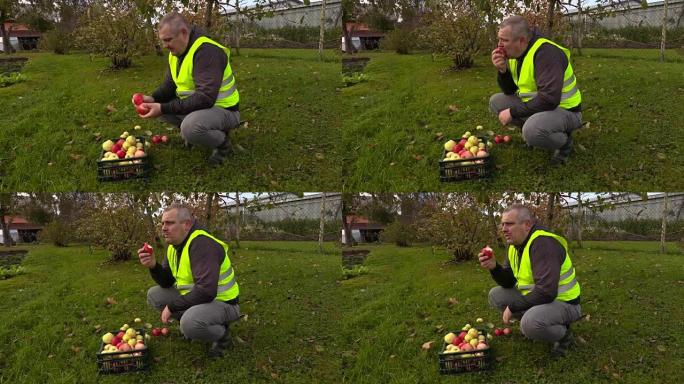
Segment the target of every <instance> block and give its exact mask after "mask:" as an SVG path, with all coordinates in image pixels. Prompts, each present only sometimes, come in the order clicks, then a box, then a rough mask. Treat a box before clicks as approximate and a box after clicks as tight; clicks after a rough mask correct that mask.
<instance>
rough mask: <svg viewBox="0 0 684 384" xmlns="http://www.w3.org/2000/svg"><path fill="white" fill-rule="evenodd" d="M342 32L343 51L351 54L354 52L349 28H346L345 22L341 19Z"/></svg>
mask: <svg viewBox="0 0 684 384" xmlns="http://www.w3.org/2000/svg"><path fill="white" fill-rule="evenodd" d="M342 34H343V35H344V53H346V54H348V55H351V54H353V53H354V46H353V45H352V41H351V30H350V29H349V28H347V24H346V23H345V22H344V21H342Z"/></svg>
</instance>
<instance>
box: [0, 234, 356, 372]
mask: <svg viewBox="0 0 684 384" xmlns="http://www.w3.org/2000/svg"><path fill="white" fill-rule="evenodd" d="M266 249H274V250H266ZM313 250H317V244H316V243H304V242H288V243H277V242H268V243H266V242H259V243H253V242H243V243H242V249H238V250H237V255H235V256H233V257H232V261H233V263H234V265H235V268H236V271H237V273H238V275H237V276H238V281H239V283H240V289H241V295H240V307H241V311H242V313H243V314H244V315H246V316H245V318H243V319H242V320H241V321H239V322H238V323H235V324H233V326H232V327H231V332H232V334H233V339H234V341H235V343H236V345H235V347H234V348H233V349H232V350H231V351H230V353H229V354H228V356H227V357H226V358H225V359H222V360H219V361H209V360H208V359H207V355H206V349H207V346H206V345H204V344H201V343H190V342H186V341H183V340H182V338H181V337H180V332H179V330H178V323H177V322H175V323H174V324H172V325H171V328H170V329H171V332H172V336H173V337H170V338H168V339H153V340H152V341H150V343H149V344H148V345H150V348H151V349H150V350H151V353H152V355H153V356H154V357H155V358H158V361H155V362H154V363H153V367H152V369H151V371H150V373H144V374H143V373H139V374H127V375H123V376H122V375H108V376H98V374H97V368H96V367H97V364H96V358H95V353H96V352H97V349H98V348H99V344H100V341H99V340H100V336H101V335H102V334H103V332H95V326H97V325H99V326H101V327H102V329H103V330H112V329H118V328H119V327H120V326H121V325H122V324H124V323H129V324H132V321H133V319H134V318H135V317H140V318H142V319H143V321H144V322H148V321H149V322H151V323H153V324H155V326H160V325H161V322H160V320H159V314H158V313H156V312H155V311H154V310H152V309H150V308H148V306H147V304H146V296H145V293H146V291H147V289H148V288H149V287H150V286H152V285H153V284H154V282H153V280H152V279H151V278H150V276H149V273H148V272H147V270H146V269H145V268H144V267H142V266H141V265H140V263H139V262H137V261H135V260H131V261H129V262H125V263H118V264H111V263H105V262H104V261H105V260H106V258H107V255H106V252H104V251H102V250H94V251H93V252H92V253H90V252H89V250H88V247H84V246H74V247H68V248H55V247H52V246H36V247H32V248H31V252H30V253H29V254H28V256H27V258H26V259H25V260H24V262H23V266H24V267H25V268H26V270H27V273H26V274H24V275H20V276H17V277H13V278H11V279H9V280H3V281H0V291H2V292H3V300H1V301H0V324H2V325H3V326H2V327H0V383H76V382H78V383H96V382H97V383H119V382H149V383H162V382H164V383H190V382H202V383H214V382H226V380H228V381H229V382H244V383H247V382H250V383H251V382H281V383H312V382H313V383H315V382H320V383H330V382H335V381H337V379H338V378H339V373H340V366H339V364H340V360H339V358H338V357H337V356H338V353H337V350H339V349H340V347H341V340H340V338H339V337H338V335H339V332H338V329H337V327H336V324H338V323H339V321H340V319H341V315H342V311H341V308H342V307H343V305H344V304H345V303H344V302H342V298H341V297H340V295H339V294H338V290H339V288H338V285H337V282H336V281H337V279H339V277H340V270H339V258H338V257H336V256H334V255H339V253H340V251H339V248H337V247H336V246H334V245H333V244H332V243H326V244H325V253H324V254H323V255H320V254H318V253H316V251H313ZM108 297H112V298H114V300H116V302H117V303H116V304H114V305H108V304H107V303H106V300H107V298H108ZM236 336H237V337H239V338H240V339H242V340H243V341H244V343H239V342H237V341H236V338H235V337H236ZM226 375H228V376H226Z"/></svg>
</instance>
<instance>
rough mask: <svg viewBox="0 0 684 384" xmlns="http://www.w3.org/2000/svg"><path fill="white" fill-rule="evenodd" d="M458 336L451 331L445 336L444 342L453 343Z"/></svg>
mask: <svg viewBox="0 0 684 384" xmlns="http://www.w3.org/2000/svg"><path fill="white" fill-rule="evenodd" d="M455 338H456V335H455V334H454V333H453V332H449V333H447V334H446V336H444V342H445V343H447V344H451V342H452V341H454V339H455Z"/></svg>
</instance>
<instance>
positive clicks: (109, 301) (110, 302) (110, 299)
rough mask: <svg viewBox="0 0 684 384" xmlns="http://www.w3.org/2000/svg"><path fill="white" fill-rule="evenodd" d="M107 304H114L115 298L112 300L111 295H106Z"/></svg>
mask: <svg viewBox="0 0 684 384" xmlns="http://www.w3.org/2000/svg"><path fill="white" fill-rule="evenodd" d="M107 304H109V305H114V304H116V300H114V298H113V297H108V298H107Z"/></svg>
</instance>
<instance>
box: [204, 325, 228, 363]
mask: <svg viewBox="0 0 684 384" xmlns="http://www.w3.org/2000/svg"><path fill="white" fill-rule="evenodd" d="M232 347H233V340H231V338H230V332H229V330H228V327H226V333H224V334H223V336H221V338H220V339H218V340H216V341H214V342H213V343H211V348H209V356H210V357H212V358H219V357H223V354H224V352H225V351H226V350H228V349H230V348H232Z"/></svg>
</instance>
